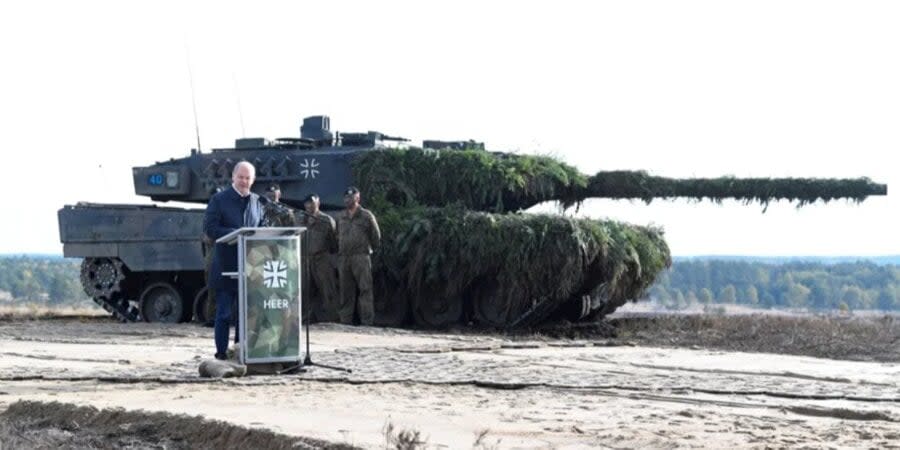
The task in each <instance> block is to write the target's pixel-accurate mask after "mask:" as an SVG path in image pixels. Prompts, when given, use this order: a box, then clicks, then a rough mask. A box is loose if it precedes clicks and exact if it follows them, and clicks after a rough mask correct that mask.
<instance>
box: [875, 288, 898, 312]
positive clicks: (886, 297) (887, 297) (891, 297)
mask: <svg viewBox="0 0 900 450" xmlns="http://www.w3.org/2000/svg"><path fill="white" fill-rule="evenodd" d="M897 306H898V305H897V294H895V293H894V291H893V290H890V289H883V290H882V291H881V293H880V294H878V309H880V310H882V311H890V310H893V309H896V308H897Z"/></svg>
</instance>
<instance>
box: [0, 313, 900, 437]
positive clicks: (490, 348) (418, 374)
mask: <svg viewBox="0 0 900 450" xmlns="http://www.w3.org/2000/svg"><path fill="white" fill-rule="evenodd" d="M617 320H618V321H619V322H616V321H617ZM767 320H769V319H766V318H756V319H752V320H751V319H749V318H748V319H740V320H735V321H725V320H724V319H723V320H722V321H717V322H716V321H714V322H710V321H706V320H705V319H702V318H694V319H685V318H682V317H677V318H671V319H670V320H666V318H647V317H637V318H621V317H620V318H618V319H614V320H613V321H612V322H611V323H610V324H607V325H602V326H594V327H593V328H591V327H571V326H569V327H558V328H557V329H556V330H555V331H554V330H552V329H545V330H541V331H539V332H538V333H533V334H530V335H516V336H503V335H496V334H486V333H477V334H473V333H449V332H424V331H410V330H395V329H376V328H366V327H346V326H340V325H330V324H326V325H314V326H313V328H312V332H311V333H312V357H313V360H314V361H315V362H317V363H322V364H328V365H334V366H341V367H346V368H350V369H352V370H353V372H352V373H344V372H339V371H334V370H330V369H325V368H321V367H311V368H309V371H307V372H306V373H302V374H298V375H280V376H253V377H245V378H237V379H234V378H232V379H224V380H208V379H201V378H199V377H198V375H197V368H198V365H199V363H200V361H201V360H203V359H206V358H208V357H209V356H210V355H211V353H212V331H211V329H209V328H203V327H200V326H197V325H190V324H184V325H159V324H118V323H115V322H113V321H111V320H107V319H96V318H80V319H79V318H69V319H57V320H46V319H44V320H30V321H29V320H18V319H8V320H3V321H0V411H5V412H3V413H2V415H0V424H2V426H0V448H8V447H18V446H25V447H34V446H41V445H37V444H36V443H40V442H44V444H43V445H44V446H45V447H47V448H57V447H58V446H63V447H65V446H67V445H68V446H69V447H73V448H74V447H84V446H88V445H85V444H84V443H85V442H87V443H89V444H90V445H91V446H94V445H97V444H98V443H101V442H102V443H105V444H108V446H109V447H122V446H126V447H128V446H131V447H134V448H162V446H165V447H166V448H179V447H178V445H181V444H183V443H185V442H191V443H193V444H191V445H189V446H193V447H203V446H204V445H203V443H204V442H205V443H209V445H208V446H209V447H213V446H223V445H224V446H232V445H240V444H239V441H237V440H236V439H239V438H240V437H241V436H249V435H250V434H253V433H258V434H259V435H260V436H263V435H265V436H268V437H266V439H270V440H269V441H267V442H270V443H271V444H270V445H269V446H271V447H278V446H280V445H281V444H279V443H283V442H288V443H291V444H290V445H296V446H298V447H299V448H329V447H330V446H335V447H336V448H342V447H343V448H346V447H353V446H356V447H362V448H408V447H410V446H411V445H410V444H411V443H414V442H418V443H419V444H418V446H419V447H425V448H598V447H599V448H635V447H639V448H646V447H651V448H682V447H697V448H726V447H734V448H766V447H774V448H781V447H789V448H848V447H850V448H854V447H856V448H900V363H898V359H897V357H896V351H897V343H898V340H897V337H898V334H897V328H898V327H897V325H896V324H895V323H894V322H891V321H889V320H887V319H871V320H870V321H869V322H866V323H863V322H860V323H852V322H846V321H844V322H841V321H836V322H834V323H832V324H831V325H830V327H826V326H825V325H823V324H822V323H819V322H816V321H815V320H818V319H810V320H812V321H811V322H803V321H798V322H787V323H786V322H779V321H775V322H772V323H770V324H764V323H760V322H765V321H767ZM788 325H790V326H788ZM804 327H806V328H808V329H804ZM844 327H850V328H844ZM867 327H868V328H867ZM847 330H863V331H858V332H854V333H849V334H848V332H847ZM865 330H868V331H865ZM813 331H816V333H813ZM892 333H893V334H892ZM813 335H815V336H819V337H815V338H813V337H812V336H813ZM849 335H852V336H854V337H853V338H852V339H850V338H848V337H847V336H849ZM613 336H614V337H613ZM791 336H793V338H791ZM829 336H830V337H829ZM826 337H828V339H826ZM792 339H793V341H792ZM891 339H893V341H891ZM792 342H793V344H792ZM891 342H893V343H894V345H893V346H891V345H889V344H890V343H891ZM767 346H771V347H767ZM816 349H821V350H816ZM872 349H878V350H877V351H876V350H872ZM767 350H769V351H773V350H774V351H777V352H779V353H782V354H776V353H766V351H767ZM791 350H793V351H791ZM819 351H821V353H822V354H824V355H826V356H830V357H831V359H827V358H822V357H815V356H808V355H810V354H813V355H815V354H817V353H816V352H819ZM23 402H37V403H23ZM51 402H59V403H51ZM60 404H62V405H60ZM73 405H74V406H73ZM78 406H80V407H90V408H86V409H85V408H78ZM116 408H122V409H121V410H119V409H116ZM51 410H52V411H56V413H55V414H53V415H49V414H47V413H46V411H51ZM41 411H43V412H41ZM76 417H80V418H81V419H80V420H75V419H73V418H76ZM172 418H179V419H178V420H174V419H172ZM72 423H79V425H78V427H77V428H73V426H72V425H71V424H72ZM209 423H218V424H220V425H219V428H216V427H211V426H209V425H204V424H209ZM129 424H131V425H129ZM134 424H144V426H142V427H138V428H139V430H138V431H135V432H133V433H131V432H126V431H129V430H132V429H134V427H135V426H136V425H134ZM110 427H112V428H115V429H116V430H119V431H118V432H117V433H118V434H116V433H112V434H111V433H110V430H111V429H112V428H110ZM228 427H233V428H228ZM122 430H125V431H122ZM201 430H215V431H207V432H204V431H201ZM203 433H207V434H203ZM266 433H268V434H266ZM23 436H24V437H25V438H26V439H30V441H28V440H26V441H23V440H22V437H23ZM192 436H193V439H194V440H190V439H191V437H192ZM273 436H274V437H273ZM213 437H218V439H221V440H219V441H215V442H216V443H217V445H213V444H212V442H213V441H212V440H211V439H212V438H213ZM101 438H102V439H101ZM65 439H69V441H66V440H65ZM77 439H82V440H81V441H78V440H77ZM85 439H86V440H85ZM91 439H96V440H91ZM129 439H131V440H133V441H129ZM66 442H69V444H66ZM128 442H134V443H135V444H134V445H123V443H124V444H127V443H128ZM142 445H143V446H142ZM404 446H405V447H404Z"/></svg>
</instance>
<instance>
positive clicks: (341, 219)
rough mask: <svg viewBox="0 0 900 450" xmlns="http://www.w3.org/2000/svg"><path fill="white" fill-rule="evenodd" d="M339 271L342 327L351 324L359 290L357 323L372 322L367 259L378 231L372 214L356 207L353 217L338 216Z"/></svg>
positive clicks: (374, 245)
mask: <svg viewBox="0 0 900 450" xmlns="http://www.w3.org/2000/svg"><path fill="white" fill-rule="evenodd" d="M337 222H338V224H337V227H338V271H339V272H340V278H341V309H340V311H339V314H340V316H341V322H342V323H352V322H353V312H354V310H355V309H356V290H357V289H359V319H360V322H362V324H363V325H372V324H373V322H374V320H375V300H374V297H373V295H372V259H371V258H370V257H369V255H370V254H371V253H372V250H373V249H375V248H378V244H379V243H380V242H381V230H379V229H378V222H377V221H376V220H375V216H374V215H372V212H371V211H369V210H368V209H365V208H363V207H361V206H360V207H359V209H358V210H357V211H356V214H354V215H353V216H351V215H350V212H349V211H346V210H344V211H342V212H341V214H340V215H339V216H338V220H337Z"/></svg>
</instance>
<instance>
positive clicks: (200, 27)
mask: <svg viewBox="0 0 900 450" xmlns="http://www.w3.org/2000/svg"><path fill="white" fill-rule="evenodd" d="M897 23H900V3H897V2H889V1H884V2H875V1H872V2H866V1H842V2H835V1H822V0H816V1H784V0H779V1H761V0H755V1H722V0H716V1H677V2H674V1H639V0H631V1H627V2H599V1H598V2H583V1H553V2H550V1H546V2H523V1H508V2H507V1H493V2H487V1H464V0H456V1H449V2H439V1H435V2H422V1H404V2H398V1H379V2H371V1H353V2H350V1H329V2H321V1H316V2H308V1H289V2H265V1H257V2H243V3H231V2H221V1H217V2H165V1H154V2H143V3H137V2H93V1H79V2H46V1H30V2H3V3H2V4H0V64H2V65H0V143H2V155H3V158H4V160H5V162H6V164H5V165H4V168H3V171H2V173H3V175H4V179H5V182H6V183H5V184H6V189H5V191H6V194H7V195H6V196H5V202H4V208H5V210H6V212H5V214H4V220H0V254H2V253H23V252H24V253H32V252H34V253H61V251H62V246H61V244H60V243H59V230H58V225H57V221H56V213H57V210H58V209H59V208H60V207H62V206H63V205H65V204H73V203H75V202H78V201H91V202H103V203H148V202H149V200H148V199H145V198H141V197H137V196H136V195H135V194H134V187H133V185H132V181H131V170H130V168H131V167H132V166H144V165H148V164H152V163H153V162H155V161H160V160H165V159H168V158H171V157H182V156H187V155H188V154H189V151H190V149H191V148H193V147H196V142H197V137H196V135H195V122H194V113H193V107H192V91H193V97H194V98H195V104H196V111H197V117H198V120H197V125H198V126H199V130H200V140H201V147H202V148H203V149H204V150H208V149H210V148H217V147H230V146H232V144H233V142H234V139H235V138H238V137H241V136H246V137H267V138H275V137H285V136H299V126H300V122H301V120H302V118H303V117H304V116H310V115H318V114H326V115H329V116H330V117H331V120H332V129H333V130H334V129H336V130H339V131H367V130H378V131H381V132H384V133H387V134H391V135H400V136H405V137H408V138H411V139H413V140H414V141H417V142H419V141H421V140H422V139H445V140H454V139H475V140H478V141H483V142H485V143H486V144H487V147H488V148H489V149H491V150H503V151H514V152H519V153H538V154H545V155H552V156H555V157H558V158H560V159H561V160H563V161H566V162H567V163H570V164H572V165H574V166H576V167H577V168H579V169H580V170H581V171H582V172H584V173H587V174H591V173H594V172H596V171H598V170H620V169H621V170H647V171H649V172H650V173H652V174H656V175H663V176H671V177H715V176H720V175H734V176H739V177H759V176H773V177H860V176H868V177H870V178H872V179H873V180H875V181H877V182H881V183H887V184H888V185H889V188H888V191H889V195H888V196H886V197H877V198H871V199H869V200H866V201H865V202H863V203H862V204H854V203H847V202H844V201H840V202H834V203H830V204H827V205H823V204H816V205H812V206H806V207H803V208H800V209H798V208H796V207H795V206H794V205H791V204H788V203H776V204H772V205H771V206H770V207H769V208H768V210H767V211H766V212H765V213H763V208H762V207H761V206H759V205H743V204H740V203H737V202H725V203H723V204H721V205H717V204H715V203H710V202H701V203H697V202H689V201H661V200H660V201H654V202H653V203H651V204H650V205H645V204H643V203H641V202H628V201H608V200H592V201H588V202H587V203H586V204H584V205H583V206H582V207H581V208H580V209H579V210H578V211H577V212H575V211H569V212H567V214H577V215H580V216H588V217H595V218H611V219H615V220H622V221H626V222H631V223H637V224H654V225H658V226H662V227H663V228H664V229H665V230H666V236H667V240H668V242H669V245H670V248H671V250H672V253H673V254H675V255H716V254H723V255H863V256H865V255H885V254H900V237H898V230H900V200H898V196H897V195H895V194H893V192H892V191H893V190H894V189H896V188H900V170H898V166H897V165H896V164H893V161H894V160H895V159H896V158H895V154H896V152H897V150H898V148H900V82H898V80H900V56H898V55H900V27H898V26H897ZM191 79H193V90H192V88H191ZM538 209H539V210H541V211H551V212H555V208H553V207H552V206H549V205H548V206H543V207H539V208H538Z"/></svg>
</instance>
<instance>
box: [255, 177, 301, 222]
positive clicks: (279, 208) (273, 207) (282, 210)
mask: <svg viewBox="0 0 900 450" xmlns="http://www.w3.org/2000/svg"><path fill="white" fill-rule="evenodd" d="M266 198H267V199H268V200H269V201H268V202H265V204H263V212H264V216H265V218H264V219H263V226H266V227H295V226H297V220H296V216H295V215H294V209H293V208H291V207H290V206H288V205H285V204H284V203H281V187H279V186H278V185H277V184H272V185H270V186H269V188H268V189H267V190H266Z"/></svg>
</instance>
